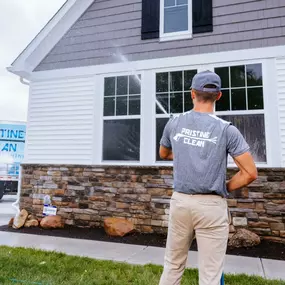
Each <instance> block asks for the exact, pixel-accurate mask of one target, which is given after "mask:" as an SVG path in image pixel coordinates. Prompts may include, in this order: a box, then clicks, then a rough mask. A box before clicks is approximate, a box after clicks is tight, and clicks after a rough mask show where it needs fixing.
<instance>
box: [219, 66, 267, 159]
mask: <svg viewBox="0 0 285 285" xmlns="http://www.w3.org/2000/svg"><path fill="white" fill-rule="evenodd" d="M215 72H216V73H217V74H219V75H220V77H221V79H222V92H223V96H222V98H221V100H220V101H218V102H217V104H216V113H217V115H218V116H219V117H221V118H222V119H225V120H226V121H230V122H232V123H233V125H235V126H236V127H237V128H238V129H239V130H240V131H241V133H242V134H243V136H244V137H245V139H246V141H247V142H248V143H249V145H250V147H251V152H252V155H253V157H254V159H255V161H256V162H261V163H263V162H266V140H265V124H264V103H263V78H262V65H261V64H248V65H238V66H230V67H219V68H215Z"/></svg>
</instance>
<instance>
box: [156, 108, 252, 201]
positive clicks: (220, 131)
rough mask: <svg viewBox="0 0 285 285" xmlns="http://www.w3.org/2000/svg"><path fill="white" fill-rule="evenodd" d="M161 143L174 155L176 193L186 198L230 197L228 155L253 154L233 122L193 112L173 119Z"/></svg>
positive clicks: (165, 130) (168, 124) (167, 125)
mask: <svg viewBox="0 0 285 285" xmlns="http://www.w3.org/2000/svg"><path fill="white" fill-rule="evenodd" d="M160 143H161V145H163V146H165V147H167V148H171V149H172V151H173V155H174V161H173V172H174V190H175V191H177V192H182V193H186V194H195V193H196V194H197V193H213V192H214V193H217V194H219V195H221V196H223V197H227V196H228V192H227V189H226V172H227V160H228V154H229V155H231V156H232V157H236V156H239V155H241V154H244V153H245V152H247V151H249V146H248V144H247V143H246V141H245V139H244V138H243V136H242V135H241V133H240V132H239V130H238V129H237V128H236V127H234V126H233V125H232V124H231V123H230V122H226V121H224V120H221V119H220V118H218V117H217V116H215V115H213V114H208V113H199V112H195V111H193V110H192V111H189V112H186V113H184V114H181V115H178V116H175V117H173V118H171V119H170V120H169V121H168V123H167V124H166V126H165V129H164V132H163V136H162V138H161V142H160Z"/></svg>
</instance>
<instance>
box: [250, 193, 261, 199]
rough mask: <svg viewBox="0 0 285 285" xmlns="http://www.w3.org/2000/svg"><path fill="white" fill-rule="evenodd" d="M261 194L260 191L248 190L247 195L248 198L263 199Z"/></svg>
mask: <svg viewBox="0 0 285 285" xmlns="http://www.w3.org/2000/svg"><path fill="white" fill-rule="evenodd" d="M263 194H264V193H262V192H249V194H248V197H249V198H250V199H263Z"/></svg>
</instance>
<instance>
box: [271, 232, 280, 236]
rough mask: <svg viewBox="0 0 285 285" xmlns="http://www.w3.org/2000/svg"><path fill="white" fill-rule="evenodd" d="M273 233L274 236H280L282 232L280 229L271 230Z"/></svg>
mask: <svg viewBox="0 0 285 285" xmlns="http://www.w3.org/2000/svg"><path fill="white" fill-rule="evenodd" d="M271 233H272V236H275V237H279V236H280V232H279V231H271Z"/></svg>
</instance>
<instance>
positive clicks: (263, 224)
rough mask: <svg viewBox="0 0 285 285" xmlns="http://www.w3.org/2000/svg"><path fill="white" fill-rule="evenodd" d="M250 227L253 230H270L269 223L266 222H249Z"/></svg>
mask: <svg viewBox="0 0 285 285" xmlns="http://www.w3.org/2000/svg"><path fill="white" fill-rule="evenodd" d="M248 226H250V227H252V228H269V223H266V222H248Z"/></svg>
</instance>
